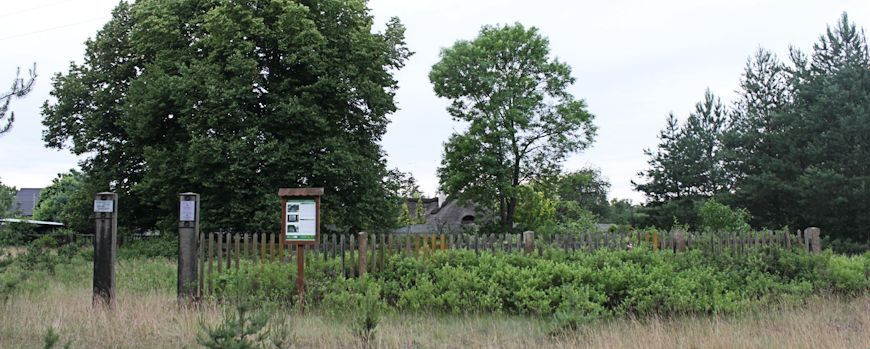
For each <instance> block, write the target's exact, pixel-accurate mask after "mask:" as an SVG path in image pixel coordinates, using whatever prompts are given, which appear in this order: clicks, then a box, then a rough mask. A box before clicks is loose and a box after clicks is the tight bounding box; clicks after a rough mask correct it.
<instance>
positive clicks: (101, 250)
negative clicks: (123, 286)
mask: <svg viewBox="0 0 870 349" xmlns="http://www.w3.org/2000/svg"><path fill="white" fill-rule="evenodd" d="M94 217H95V218H96V220H95V225H96V227H95V228H96V230H94V280H93V286H94V289H93V299H92V301H93V302H92V304H93V305H95V306H96V305H100V304H104V305H106V306H109V307H111V306H112V301H113V299H114V298H115V262H116V260H117V251H118V195H116V194H115V193H108V192H103V193H97V195H96V197H95V198H94Z"/></svg>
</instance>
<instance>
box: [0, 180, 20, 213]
mask: <svg viewBox="0 0 870 349" xmlns="http://www.w3.org/2000/svg"><path fill="white" fill-rule="evenodd" d="M17 192H18V189H15V187H10V186H7V185H5V184H3V182H2V181H0V218H6V217H7V216H9V215H11V214H10V211H12V208H13V207H12V204H13V203H14V202H15V193H17Z"/></svg>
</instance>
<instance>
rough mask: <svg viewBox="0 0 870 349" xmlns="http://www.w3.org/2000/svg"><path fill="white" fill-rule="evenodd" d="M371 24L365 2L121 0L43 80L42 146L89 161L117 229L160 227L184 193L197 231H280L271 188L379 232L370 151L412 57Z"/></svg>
mask: <svg viewBox="0 0 870 349" xmlns="http://www.w3.org/2000/svg"><path fill="white" fill-rule="evenodd" d="M372 25H373V21H372V16H371V15H370V13H369V10H368V9H367V7H366V2H365V1H362V0H358V1H343V0H298V1H295V0H243V1H227V0H178V1H138V2H135V3H132V4H131V3H126V2H122V3H120V4H119V5H118V7H116V8H115V10H114V11H113V13H112V19H111V20H110V21H109V22H108V23H107V24H106V25H105V26H104V27H103V28H102V29H101V30H100V31H99V32H98V33H97V35H96V37H95V38H94V39H91V40H88V41H87V42H86V52H85V60H84V62H83V63H81V64H75V63H73V64H71V66H70V70H69V72H68V73H67V74H59V75H57V76H55V77H54V81H53V85H54V86H53V87H54V88H53V91H52V96H53V97H54V98H55V100H52V101H48V102H46V103H45V106H44V108H43V113H44V115H45V119H44V121H43V123H44V125H45V126H46V128H47V130H46V131H45V133H44V139H45V142H46V143H47V145H49V146H52V147H57V148H64V147H69V149H70V150H71V151H72V152H73V153H75V154H79V155H85V156H87V159H86V160H85V161H84V163H83V170H84V172H85V173H86V174H87V175H88V177H87V178H88V181H89V182H90V183H95V184H96V187H98V188H101V189H103V190H113V191H116V192H119V193H120V195H121V196H120V197H121V200H122V201H123V204H121V205H120V208H121V213H120V214H121V215H122V216H123V217H124V219H123V220H121V222H123V223H122V224H123V225H124V226H125V227H126V228H149V227H153V226H159V227H165V228H167V229H172V227H173V222H174V221H175V220H176V219H177V216H176V213H175V212H176V211H177V205H178V203H177V201H178V197H177V195H178V193H179V192H185V191H194V192H199V193H200V194H202V201H203V203H202V209H203V214H202V217H203V219H202V223H203V228H204V229H207V230H209V229H221V230H225V231H277V230H278V229H279V225H280V223H279V222H280V221H281V220H280V218H279V217H280V215H279V210H278V209H277V208H278V197H277V190H278V188H280V187H319V186H322V187H325V189H326V194H325V196H324V197H323V212H324V221H325V222H326V223H328V224H330V226H332V227H340V228H342V229H350V230H354V229H362V228H373V229H374V228H378V227H383V226H385V225H389V224H391V223H392V222H393V221H394V220H395V217H394V216H392V215H384V214H380V213H381V212H383V210H384V208H385V207H387V206H390V205H394V202H393V201H394V200H392V197H391V195H390V194H389V192H388V190H387V189H386V188H385V187H384V185H383V179H384V177H385V176H386V175H387V171H386V168H385V161H384V157H383V152H382V150H381V148H380V146H379V145H378V141H379V140H380V138H381V136H382V135H383V134H384V132H385V131H386V125H387V123H388V121H389V120H388V118H387V115H388V114H389V113H391V112H393V111H395V110H396V105H395V103H394V92H395V89H396V88H397V82H396V80H395V79H394V77H393V75H392V73H393V72H394V71H395V70H396V69H399V68H401V67H402V66H403V64H404V61H405V60H406V58H407V57H408V56H409V55H410V52H409V51H408V50H407V48H406V47H405V43H404V27H403V26H402V24H401V23H400V22H399V21H398V19H396V18H393V19H392V20H390V21H389V22H388V23H387V25H386V29H384V31H383V32H373V30H372Z"/></svg>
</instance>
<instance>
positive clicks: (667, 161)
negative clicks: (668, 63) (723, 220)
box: [632, 91, 732, 228]
mask: <svg viewBox="0 0 870 349" xmlns="http://www.w3.org/2000/svg"><path fill="white" fill-rule="evenodd" d="M726 122H727V111H726V110H725V108H724V106H723V105H722V103H721V101H720V100H719V99H718V98H716V97H715V96H714V95H713V94H712V93H711V92H710V91H707V92H706V93H705V94H704V99H703V100H702V101H700V102H698V103H697V104H696V105H695V111H694V112H692V113H691V114H689V117H688V118H687V119H686V120H685V122H683V124H682V125H680V124H679V123H678V121H677V119H676V117H675V116H674V115H673V114H671V115H669V116H668V119H667V126H666V127H665V129H664V130H662V131H661V133H660V134H659V145H658V149H657V150H656V151H651V150H649V149H647V150H645V151H644V154H646V155H647V156H649V160H648V161H647V162H648V164H649V166H650V167H649V169H647V170H646V171H643V172H640V173H638V175H639V176H641V177H643V178H644V179H646V182H645V183H635V182H632V184H633V185H634V187H635V189H636V190H639V191H642V192H643V193H644V194H645V195H646V196H647V198H648V200H649V202H648V204H647V214H648V215H649V219H650V221H649V222H648V224H651V225H655V226H658V227H663V228H668V227H670V226H671V225H672V224H673V223H674V221H677V222H679V223H686V224H690V225H695V224H696V223H697V208H698V205H699V204H700V202H701V201H703V200H704V199H707V198H710V197H712V196H714V195H716V194H719V193H722V192H725V191H728V190H729V189H730V188H731V186H732V180H731V179H730V178H729V176H728V174H727V172H726V167H725V160H724V158H723V157H722V153H721V149H722V135H723V132H724V131H725V128H726V126H727V123H726Z"/></svg>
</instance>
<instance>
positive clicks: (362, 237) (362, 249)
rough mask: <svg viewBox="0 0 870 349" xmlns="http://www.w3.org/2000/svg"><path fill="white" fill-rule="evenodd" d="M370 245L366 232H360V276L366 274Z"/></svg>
mask: <svg viewBox="0 0 870 349" xmlns="http://www.w3.org/2000/svg"><path fill="white" fill-rule="evenodd" d="M367 245H368V237H367V234H366V232H364V231H361V232H359V276H363V275H365V274H366V254H367V251H368V250H367V249H366V247H367Z"/></svg>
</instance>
